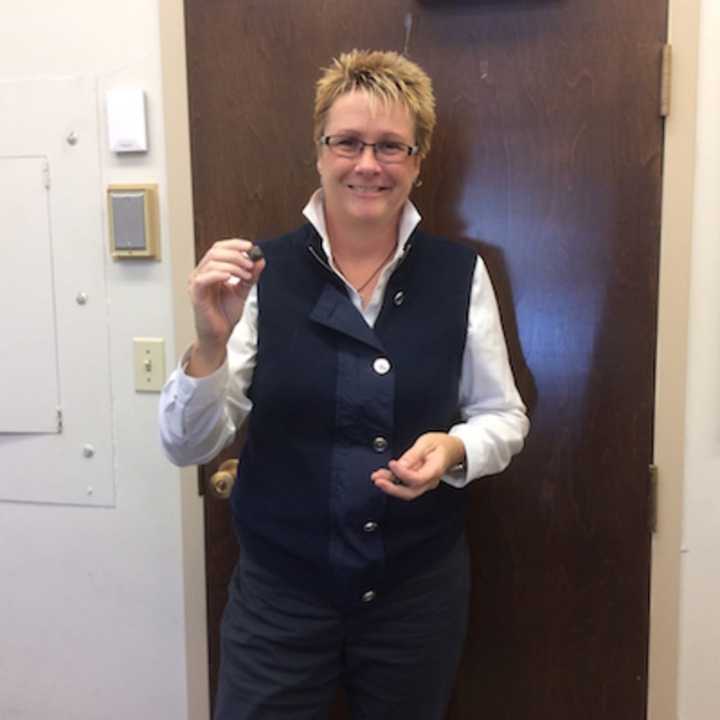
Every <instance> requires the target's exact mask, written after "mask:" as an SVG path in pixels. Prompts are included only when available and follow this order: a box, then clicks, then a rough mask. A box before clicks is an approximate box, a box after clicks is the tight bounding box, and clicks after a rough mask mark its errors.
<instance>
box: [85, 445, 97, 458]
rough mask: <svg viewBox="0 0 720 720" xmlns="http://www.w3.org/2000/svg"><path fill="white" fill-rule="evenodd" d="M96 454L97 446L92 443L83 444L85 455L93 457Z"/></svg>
mask: <svg viewBox="0 0 720 720" xmlns="http://www.w3.org/2000/svg"><path fill="white" fill-rule="evenodd" d="M94 454H95V448H94V447H93V446H92V445H89V444H88V445H83V457H86V458H91V457H92V456H93V455H94Z"/></svg>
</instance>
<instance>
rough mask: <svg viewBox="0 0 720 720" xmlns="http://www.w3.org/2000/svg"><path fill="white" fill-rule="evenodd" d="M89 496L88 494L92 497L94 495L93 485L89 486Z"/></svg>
mask: <svg viewBox="0 0 720 720" xmlns="http://www.w3.org/2000/svg"><path fill="white" fill-rule="evenodd" d="M87 494H88V495H92V494H93V489H92V485H88V489H87Z"/></svg>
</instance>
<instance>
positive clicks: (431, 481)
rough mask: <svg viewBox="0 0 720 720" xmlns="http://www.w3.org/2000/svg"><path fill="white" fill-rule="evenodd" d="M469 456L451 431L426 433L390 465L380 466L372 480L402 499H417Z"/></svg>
mask: <svg viewBox="0 0 720 720" xmlns="http://www.w3.org/2000/svg"><path fill="white" fill-rule="evenodd" d="M464 456H465V446H464V445H463V443H462V441H461V440H459V439H458V438H455V437H452V436H450V435H448V434H447V433H437V432H433V433H425V434H424V435H421V436H420V437H419V438H418V439H417V440H416V441H415V443H414V444H413V445H412V447H410V448H409V449H408V450H407V451H406V452H404V453H403V454H402V455H401V456H400V457H399V458H398V459H397V460H390V462H389V463H388V467H387V468H379V469H378V470H376V471H375V472H373V473H372V474H371V476H370V479H371V480H372V481H373V483H375V487H377V488H378V489H380V490H382V491H383V492H385V493H387V494H388V495H392V496H393V497H397V498H400V499H402V500H414V499H415V498H417V497H419V496H420V495H422V494H424V493H426V492H428V491H429V490H434V489H435V488H436V487H437V486H438V485H439V484H440V480H441V479H442V476H443V475H444V474H445V473H446V472H447V470H448V468H449V467H451V466H452V465H454V464H456V463H458V462H460V461H461V460H462V459H463V458H464Z"/></svg>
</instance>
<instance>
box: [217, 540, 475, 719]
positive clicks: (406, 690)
mask: <svg viewBox="0 0 720 720" xmlns="http://www.w3.org/2000/svg"><path fill="white" fill-rule="evenodd" d="M469 586H470V579H469V563H468V551H467V545H466V542H465V538H464V537H463V538H462V539H461V541H460V542H459V543H458V544H457V545H456V547H455V548H454V549H453V550H452V551H451V552H450V553H449V555H448V556H446V557H445V558H443V559H442V560H441V561H440V563H439V564H436V565H435V566H433V567H431V568H428V569H427V570H426V571H425V572H423V573H422V574H421V575H419V576H417V577H413V578H411V579H409V580H407V581H405V582H404V583H402V584H401V585H400V586H399V587H397V588H395V589H394V590H393V591H392V592H390V593H389V594H388V595H386V596H378V597H377V598H376V599H375V600H374V601H373V602H370V603H367V604H364V605H363V606H362V607H361V608H359V609H357V610H353V611H352V612H348V613H341V612H339V611H337V610H336V609H334V608H332V607H330V606H329V605H327V604H325V603H323V602H322V601H321V600H319V599H318V598H317V597H315V596H313V595H312V594H311V593H309V592H308V593H305V592H303V591H299V590H297V589H295V588H288V587H287V586H286V585H285V584H284V583H283V582H282V581H281V580H280V579H278V578H276V577H274V576H273V575H272V574H271V573H269V572H267V570H265V569H263V568H260V567H258V566H257V565H256V564H255V563H253V561H252V559H251V558H248V557H246V556H244V557H243V558H242V560H241V562H240V563H239V564H238V567H237V568H236V570H235V574H234V576H233V579H232V581H231V587H230V598H229V601H228V605H227V607H226V609H225V613H224V615H223V621H222V626H221V663H220V674H219V682H218V692H217V698H216V706H215V720H326V719H327V717H328V708H329V706H330V704H331V703H332V701H333V698H334V696H335V692H336V690H337V688H338V686H343V687H344V689H345V692H346V695H347V698H348V701H349V705H350V709H351V714H352V718H353V720H384V719H386V718H387V719H388V720H389V719H390V718H392V720H442V718H443V717H444V716H445V710H446V708H447V705H448V702H449V699H450V694H451V692H452V689H453V684H454V680H455V673H456V671H457V666H458V663H459V660H460V655H461V652H462V646H463V641H464V638H465V632H466V629H467V615H468V599H469Z"/></svg>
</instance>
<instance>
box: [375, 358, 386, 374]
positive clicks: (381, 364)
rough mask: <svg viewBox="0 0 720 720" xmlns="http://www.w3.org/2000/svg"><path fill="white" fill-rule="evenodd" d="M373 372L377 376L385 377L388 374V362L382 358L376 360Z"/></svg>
mask: <svg viewBox="0 0 720 720" xmlns="http://www.w3.org/2000/svg"><path fill="white" fill-rule="evenodd" d="M373 370H374V371H375V372H376V373H377V374H378V375H386V374H387V373H389V372H390V361H389V360H388V359H387V358H384V357H379V358H377V359H376V360H375V362H374V363H373Z"/></svg>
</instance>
